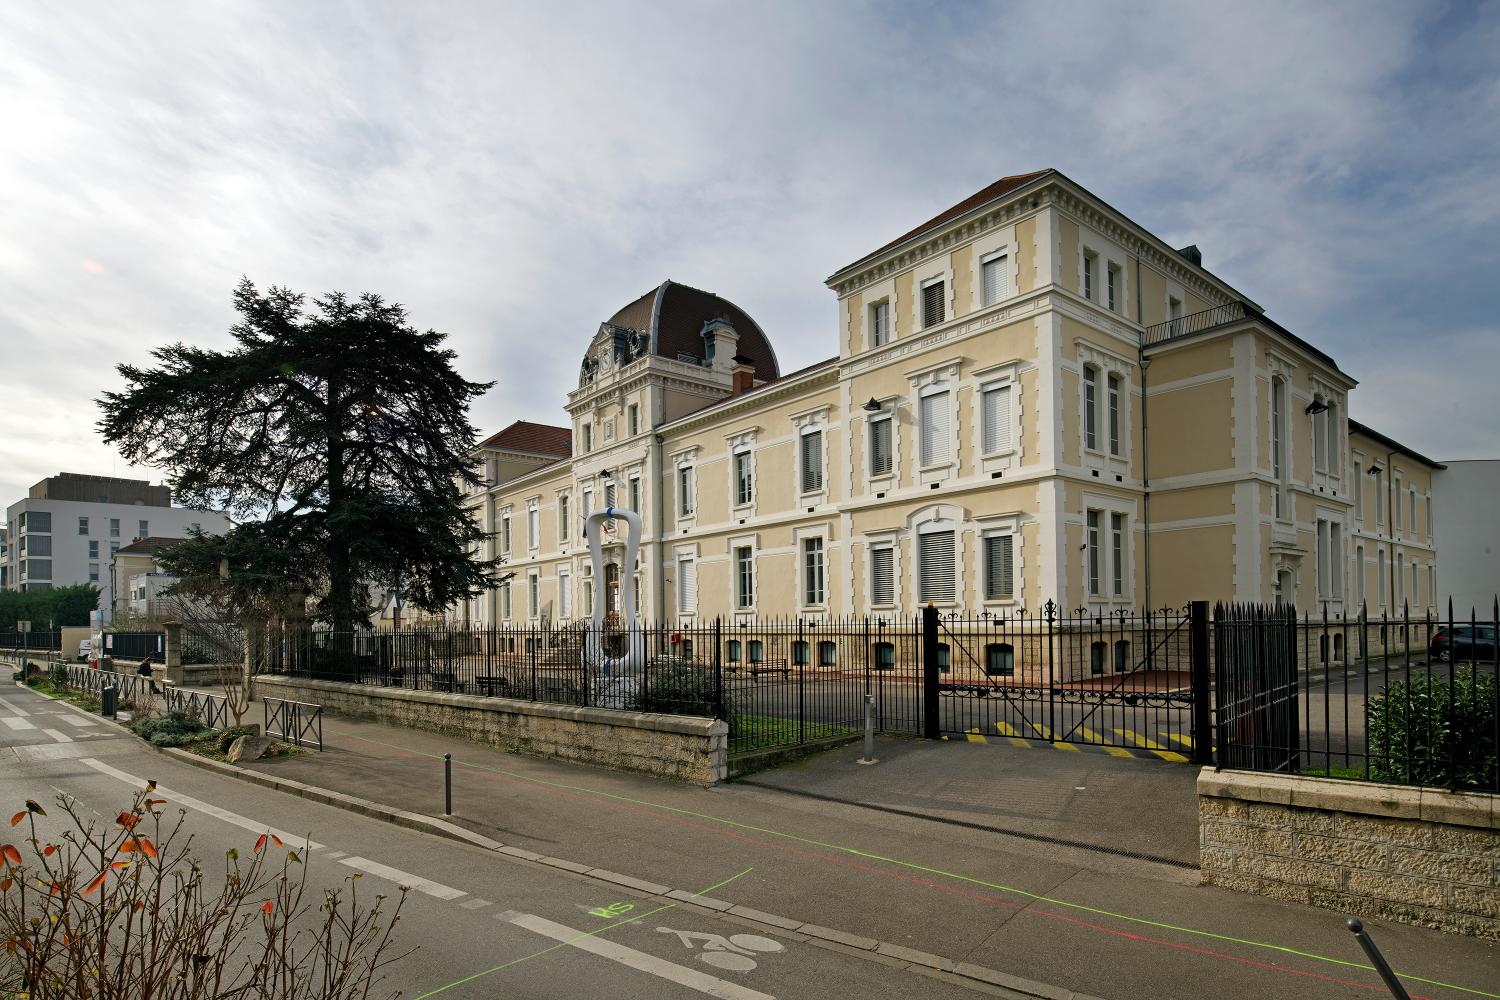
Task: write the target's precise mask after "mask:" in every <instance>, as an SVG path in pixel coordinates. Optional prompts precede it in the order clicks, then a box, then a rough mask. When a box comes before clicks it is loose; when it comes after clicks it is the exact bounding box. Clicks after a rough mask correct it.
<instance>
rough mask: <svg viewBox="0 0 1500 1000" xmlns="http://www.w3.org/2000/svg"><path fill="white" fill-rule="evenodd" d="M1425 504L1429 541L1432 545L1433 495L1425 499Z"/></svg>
mask: <svg viewBox="0 0 1500 1000" xmlns="http://www.w3.org/2000/svg"><path fill="white" fill-rule="evenodd" d="M1423 504H1424V507H1425V509H1426V512H1427V541H1428V542H1429V543H1431V542H1432V496H1431V494H1429V495H1427V496H1426V497H1424V498H1423Z"/></svg>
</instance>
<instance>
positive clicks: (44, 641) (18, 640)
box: [0, 629, 62, 653]
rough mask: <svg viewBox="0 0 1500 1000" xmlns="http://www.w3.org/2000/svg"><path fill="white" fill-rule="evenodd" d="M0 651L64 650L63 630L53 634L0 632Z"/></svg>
mask: <svg viewBox="0 0 1500 1000" xmlns="http://www.w3.org/2000/svg"><path fill="white" fill-rule="evenodd" d="M0 649H31V650H35V651H36V652H38V653H46V652H56V651H57V650H59V649H62V630H61V629H58V630H56V631H52V632H0Z"/></svg>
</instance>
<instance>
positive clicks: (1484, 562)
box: [1434, 459, 1500, 622]
mask: <svg viewBox="0 0 1500 1000" xmlns="http://www.w3.org/2000/svg"><path fill="white" fill-rule="evenodd" d="M1434 486H1435V492H1436V501H1435V503H1436V507H1437V510H1438V513H1439V514H1440V515H1441V517H1442V522H1443V531H1444V532H1445V534H1447V535H1448V536H1449V537H1452V538H1462V539H1463V540H1464V544H1463V545H1448V546H1446V547H1445V548H1444V549H1443V558H1442V560H1441V561H1440V562H1439V564H1438V574H1439V579H1440V581H1441V583H1442V587H1443V590H1442V594H1443V601H1444V604H1443V606H1442V607H1441V608H1440V609H1439V610H1440V612H1441V614H1442V615H1443V616H1445V617H1446V615H1447V614H1448V607H1447V599H1448V598H1449V597H1451V598H1452V600H1453V614H1454V616H1455V617H1456V618H1460V619H1462V620H1464V621H1467V620H1469V617H1470V615H1471V614H1473V615H1474V616H1476V617H1477V618H1478V619H1479V620H1480V621H1490V622H1493V621H1494V620H1495V618H1496V617H1497V616H1500V611H1497V610H1496V603H1495V602H1496V592H1497V590H1500V586H1497V583H1496V581H1497V580H1500V521H1497V519H1496V517H1495V498H1496V497H1500V460H1497V459H1471V460H1456V461H1448V462H1446V463H1445V464H1444V467H1443V468H1442V469H1441V471H1439V472H1438V473H1437V475H1436V482H1435V484H1434Z"/></svg>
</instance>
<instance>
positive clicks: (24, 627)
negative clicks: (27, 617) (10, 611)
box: [16, 621, 31, 632]
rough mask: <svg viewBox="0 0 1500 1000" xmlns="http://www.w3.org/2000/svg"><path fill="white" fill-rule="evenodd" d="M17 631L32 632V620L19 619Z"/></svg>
mask: <svg viewBox="0 0 1500 1000" xmlns="http://www.w3.org/2000/svg"><path fill="white" fill-rule="evenodd" d="M16 631H17V632H30V631H31V622H29V621H17V622H16Z"/></svg>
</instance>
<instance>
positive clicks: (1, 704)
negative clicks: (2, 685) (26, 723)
mask: <svg viewBox="0 0 1500 1000" xmlns="http://www.w3.org/2000/svg"><path fill="white" fill-rule="evenodd" d="M0 708H3V709H7V710H8V711H11V712H15V713H16V714H17V715H19V716H20V717H21V718H23V719H24V718H26V716H28V715H30V714H31V713H30V712H28V711H26V710H25V709H24V708H21V707H20V706H19V705H17V704H16V703H15V702H13V701H4V700H0Z"/></svg>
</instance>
